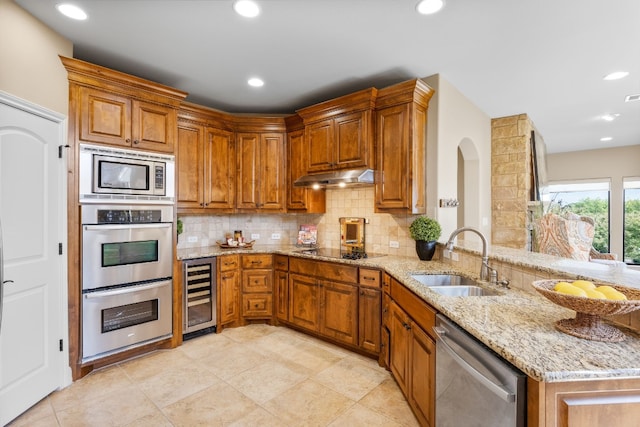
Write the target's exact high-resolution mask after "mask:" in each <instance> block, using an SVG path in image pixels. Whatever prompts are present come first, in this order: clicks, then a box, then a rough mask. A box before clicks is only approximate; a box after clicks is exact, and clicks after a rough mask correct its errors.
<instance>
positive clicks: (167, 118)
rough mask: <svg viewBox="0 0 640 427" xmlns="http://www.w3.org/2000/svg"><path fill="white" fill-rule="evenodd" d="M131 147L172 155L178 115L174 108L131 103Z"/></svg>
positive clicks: (142, 102)
mask: <svg viewBox="0 0 640 427" xmlns="http://www.w3.org/2000/svg"><path fill="white" fill-rule="evenodd" d="M132 111H133V114H132V119H131V126H132V127H131V136H132V138H133V141H132V147H133V148H140V149H142V150H154V151H163V152H166V153H173V149H174V144H175V132H176V126H177V120H178V113H177V111H176V110H175V109H174V108H171V107H166V106H162V105H157V104H151V103H149V102H144V101H136V100H134V101H133V106H132Z"/></svg>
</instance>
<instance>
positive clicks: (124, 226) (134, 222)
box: [80, 146, 174, 362]
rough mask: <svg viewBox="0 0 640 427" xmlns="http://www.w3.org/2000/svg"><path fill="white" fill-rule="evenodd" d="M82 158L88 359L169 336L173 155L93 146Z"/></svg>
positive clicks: (84, 335) (84, 343) (84, 331)
mask: <svg viewBox="0 0 640 427" xmlns="http://www.w3.org/2000/svg"><path fill="white" fill-rule="evenodd" d="M105 151H106V152H105ZM80 158H81V163H80V180H81V181H82V182H83V184H81V189H83V190H81V197H80V202H81V218H82V361H83V362H87V361H91V360H94V359H97V358H100V357H104V356H107V355H109V354H112V353H116V352H119V351H123V350H126V349H129V348H134V347H136V346H140V345H144V344H147V343H151V342H154V341H159V340H163V339H166V338H169V337H171V335H172V329H173V328H172V295H173V291H172V290H173V280H172V273H173V258H174V257H173V250H174V249H173V219H174V206H173V203H174V195H173V192H172V189H173V185H174V172H173V170H174V158H173V156H169V155H162V154H153V153H145V152H139V153H138V152H135V151H133V150H117V149H112V148H109V147H105V148H104V149H103V148H102V147H94V146H83V147H82V148H81V155H80ZM118 201H120V203H122V202H125V201H126V204H124V203H123V204H120V203H118Z"/></svg>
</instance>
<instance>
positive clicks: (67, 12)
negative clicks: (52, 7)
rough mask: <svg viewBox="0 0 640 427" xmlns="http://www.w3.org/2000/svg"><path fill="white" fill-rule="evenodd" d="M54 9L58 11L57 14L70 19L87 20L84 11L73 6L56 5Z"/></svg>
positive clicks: (65, 4) (66, 4) (67, 4)
mask: <svg viewBox="0 0 640 427" xmlns="http://www.w3.org/2000/svg"><path fill="white" fill-rule="evenodd" d="M56 9H58V12H60V13H61V14H63V15H64V16H66V17H68V18H71V19H77V20H78V21H84V20H85V19H87V14H86V13H85V11H84V10H82V9H80V8H79V7H78V6H75V5H73V4H69V3H61V4H57V5H56Z"/></svg>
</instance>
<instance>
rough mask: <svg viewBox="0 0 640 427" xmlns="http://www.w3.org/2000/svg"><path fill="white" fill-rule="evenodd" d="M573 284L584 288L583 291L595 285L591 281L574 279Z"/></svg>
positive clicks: (593, 287)
mask: <svg viewBox="0 0 640 427" xmlns="http://www.w3.org/2000/svg"><path fill="white" fill-rule="evenodd" d="M572 285H573V286H576V287H578V288H580V289H584V290H585V291H586V290H588V289H595V288H596V285H594V284H593V282H590V281H588V280H574V281H573V283H572Z"/></svg>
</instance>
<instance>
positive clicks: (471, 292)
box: [429, 285, 500, 297]
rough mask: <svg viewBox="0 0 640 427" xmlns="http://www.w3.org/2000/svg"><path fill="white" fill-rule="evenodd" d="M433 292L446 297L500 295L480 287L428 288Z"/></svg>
mask: <svg viewBox="0 0 640 427" xmlns="http://www.w3.org/2000/svg"><path fill="white" fill-rule="evenodd" d="M429 289H431V290H432V291H434V292H437V293H439V294H440V295H446V296H448V297H482V296H491V295H500V292H498V291H494V290H492V289H487V288H481V287H480V286H473V285H472V286H466V285H461V286H429Z"/></svg>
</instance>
